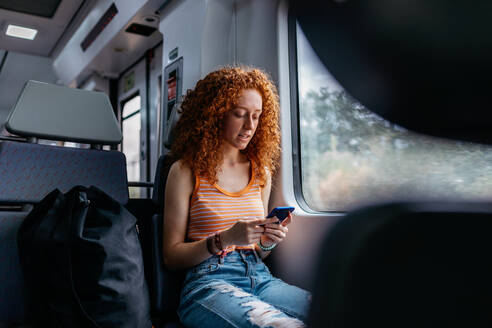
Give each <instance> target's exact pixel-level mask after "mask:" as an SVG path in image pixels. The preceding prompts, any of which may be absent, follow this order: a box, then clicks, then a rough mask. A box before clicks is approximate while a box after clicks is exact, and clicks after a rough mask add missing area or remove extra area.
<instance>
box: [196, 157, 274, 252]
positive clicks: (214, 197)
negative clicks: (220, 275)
mask: <svg viewBox="0 0 492 328" xmlns="http://www.w3.org/2000/svg"><path fill="white" fill-rule="evenodd" d="M251 172H255V170H254V167H253V162H251ZM195 180H196V181H195V189H194V191H193V194H192V195H191V202H190V215H189V222H188V232H187V237H188V239H190V240H200V239H204V238H207V237H208V236H210V235H212V234H214V233H216V232H219V231H222V230H226V229H228V228H230V227H232V226H233V225H234V223H236V222H237V221H238V220H240V219H242V220H247V219H254V218H263V217H264V216H265V213H264V208H263V202H262V200H261V188H260V185H259V184H258V183H257V182H256V179H254V177H253V173H252V174H251V179H250V181H249V183H248V185H247V186H246V187H245V188H244V189H243V190H241V191H238V192H228V191H226V190H224V189H222V188H221V187H219V186H218V185H217V184H216V183H214V184H210V182H209V181H208V180H207V179H206V178H204V177H196V179H195ZM254 248H255V247H254V244H252V245H248V246H235V245H233V246H229V247H227V249H225V252H224V253H228V252H231V251H233V250H235V249H254ZM224 253H223V254H224Z"/></svg>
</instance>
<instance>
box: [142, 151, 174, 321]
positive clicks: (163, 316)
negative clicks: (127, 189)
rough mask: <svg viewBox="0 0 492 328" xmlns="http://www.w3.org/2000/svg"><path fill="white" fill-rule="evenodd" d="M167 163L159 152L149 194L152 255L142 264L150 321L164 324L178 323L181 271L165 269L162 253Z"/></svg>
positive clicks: (168, 162)
mask: <svg viewBox="0 0 492 328" xmlns="http://www.w3.org/2000/svg"><path fill="white" fill-rule="evenodd" d="M171 164H172V162H171V159H170V157H169V156H168V155H163V156H161V157H160V158H159V161H158V163H157V168H156V174H155V182H154V189H153V194H152V201H153V203H154V205H155V208H156V212H155V214H154V215H153V216H152V218H151V220H150V225H149V228H148V231H149V234H150V238H149V240H150V241H151V245H149V247H150V249H151V250H150V254H151V257H152V258H151V261H150V263H148V264H146V266H147V268H148V269H150V277H149V286H150V288H149V290H150V298H151V311H152V318H153V321H154V324H158V325H164V326H165V327H180V324H179V318H178V316H177V309H178V305H179V297H180V292H181V285H182V282H183V274H182V272H181V271H171V270H168V269H166V267H165V266H164V260H163V255H162V238H163V214H164V192H165V187H166V181H167V175H168V173H169V169H170V167H171Z"/></svg>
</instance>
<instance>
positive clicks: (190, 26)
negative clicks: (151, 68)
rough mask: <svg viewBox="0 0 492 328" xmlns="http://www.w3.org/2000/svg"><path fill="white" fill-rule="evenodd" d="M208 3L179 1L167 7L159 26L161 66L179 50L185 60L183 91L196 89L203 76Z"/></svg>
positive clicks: (193, 0) (194, 0)
mask: <svg viewBox="0 0 492 328" xmlns="http://www.w3.org/2000/svg"><path fill="white" fill-rule="evenodd" d="M206 6H207V1H196V0H177V1H176V2H172V3H171V4H170V5H168V6H167V7H166V8H165V11H164V12H163V14H162V17H161V22H160V24H159V31H160V32H161V33H162V34H163V42H164V46H163V51H162V56H163V60H162V67H163V68H164V67H166V66H167V65H168V64H169V62H168V55H169V52H170V51H171V50H173V49H174V48H176V47H177V48H178V49H179V50H178V51H179V55H178V57H181V56H183V57H184V64H183V66H184V67H183V92H186V90H187V89H191V88H193V87H194V86H195V83H196V82H197V81H198V80H199V79H200V76H201V45H202V33H203V29H204V25H205V14H206Z"/></svg>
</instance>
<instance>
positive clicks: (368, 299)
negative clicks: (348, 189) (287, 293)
mask: <svg viewBox="0 0 492 328" xmlns="http://www.w3.org/2000/svg"><path fill="white" fill-rule="evenodd" d="M490 231H492V204H489V203H463V202H461V203H449V202H439V203H424V202H421V203H418V202H414V203H393V204H385V205H375V206H371V207H366V208H364V209H360V210H357V211H354V212H351V213H349V214H348V215H347V216H346V217H345V218H344V219H342V220H340V221H339V222H338V223H337V225H336V226H335V227H334V229H333V231H332V232H331V233H330V234H329V235H328V237H327V239H326V241H325V243H324V245H323V247H322V250H321V252H320V254H321V257H320V266H319V271H318V273H317V278H316V289H315V290H316V292H315V293H314V297H313V305H312V309H311V318H310V319H311V322H310V326H311V327H360V326H363V325H368V324H370V325H376V326H378V327H436V326H439V327H443V326H453V327H454V326H462V327H470V326H472V327H490V326H491V325H492V313H491V312H490V300H491V299H492V279H491V278H490V277H491V276H492V264H491V262H490V259H489V257H490V254H491V252H492V242H491V241H490V240H491V239H490Z"/></svg>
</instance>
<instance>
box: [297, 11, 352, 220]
mask: <svg viewBox="0 0 492 328" xmlns="http://www.w3.org/2000/svg"><path fill="white" fill-rule="evenodd" d="M287 33H288V57H289V59H288V60H289V77H290V78H289V93H290V108H291V110H290V122H291V126H290V128H291V136H292V137H291V139H292V140H291V142H292V178H293V189H294V197H295V200H296V201H297V203H298V204H299V206H300V207H301V209H302V210H303V211H304V212H306V213H308V214H326V213H332V214H336V213H345V211H329V210H326V211H317V210H314V209H312V208H311V207H310V206H309V204H308V203H307V202H306V199H305V198H304V193H303V190H302V182H303V181H302V161H301V152H302V150H301V133H300V132H301V130H300V112H299V96H298V95H299V84H298V83H299V82H298V74H299V71H298V61H297V19H296V17H295V15H294V13H293V10H292V9H290V8H289V10H288V14H287Z"/></svg>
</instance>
